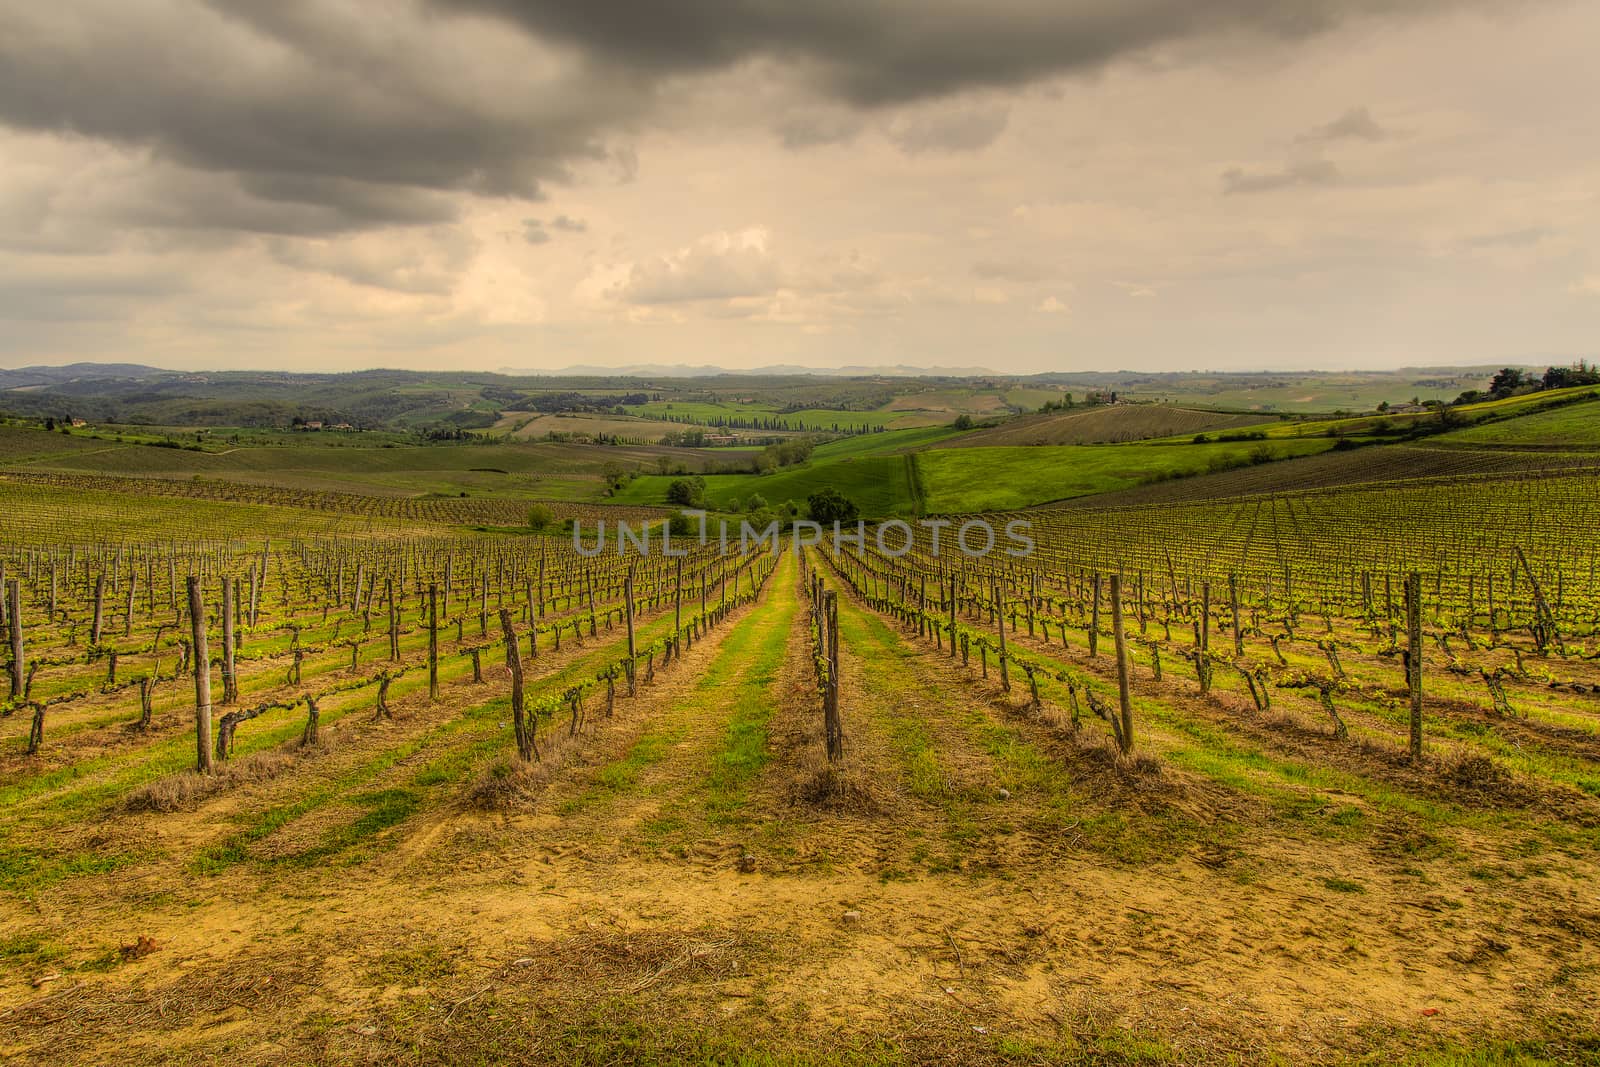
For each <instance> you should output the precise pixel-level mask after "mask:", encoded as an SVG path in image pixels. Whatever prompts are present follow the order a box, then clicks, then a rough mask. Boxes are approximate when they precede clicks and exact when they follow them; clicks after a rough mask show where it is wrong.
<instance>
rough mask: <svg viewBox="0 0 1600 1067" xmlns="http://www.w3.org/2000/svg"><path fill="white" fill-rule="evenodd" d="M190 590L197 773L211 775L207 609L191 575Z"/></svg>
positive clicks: (197, 579) (198, 580)
mask: <svg viewBox="0 0 1600 1067" xmlns="http://www.w3.org/2000/svg"><path fill="white" fill-rule="evenodd" d="M188 586H189V627H190V637H191V639H192V641H193V643H194V644H193V647H194V651H193V653H192V654H191V656H192V659H193V660H194V743H195V755H196V757H197V759H196V763H195V769H196V770H198V771H199V772H200V773H201V774H210V773H211V653H210V651H209V650H208V649H207V647H206V605H205V601H204V600H203V599H202V598H201V596H200V579H199V578H198V577H197V576H195V575H193V574H191V575H189V578H188Z"/></svg>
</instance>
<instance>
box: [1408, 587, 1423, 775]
mask: <svg viewBox="0 0 1600 1067" xmlns="http://www.w3.org/2000/svg"><path fill="white" fill-rule="evenodd" d="M1406 688H1407V689H1408V690H1410V694H1411V758H1412V759H1414V760H1416V759H1421V758H1422V575H1421V574H1419V573H1417V572H1416V571H1412V572H1411V573H1410V574H1408V575H1406Z"/></svg>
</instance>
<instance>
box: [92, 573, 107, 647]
mask: <svg viewBox="0 0 1600 1067" xmlns="http://www.w3.org/2000/svg"><path fill="white" fill-rule="evenodd" d="M105 618H106V572H105V571H101V572H100V573H99V574H97V575H95V579H94V623H93V625H92V626H91V627H90V629H89V644H91V645H98V644H99V643H100V630H101V627H102V626H103V625H104V623H105Z"/></svg>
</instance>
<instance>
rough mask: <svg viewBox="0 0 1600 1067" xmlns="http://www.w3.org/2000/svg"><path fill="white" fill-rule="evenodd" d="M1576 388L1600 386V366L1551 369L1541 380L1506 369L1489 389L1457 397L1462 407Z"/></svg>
mask: <svg viewBox="0 0 1600 1067" xmlns="http://www.w3.org/2000/svg"><path fill="white" fill-rule="evenodd" d="M1575 385H1600V366H1593V365H1591V364H1590V363H1589V361H1588V360H1579V361H1578V362H1576V363H1574V364H1572V365H1571V366H1569V367H1547V368H1545V372H1544V374H1543V375H1541V376H1540V377H1537V378H1535V377H1534V376H1533V375H1531V374H1529V373H1528V372H1526V371H1524V370H1523V369H1522V368H1520V367H1503V368H1501V369H1500V370H1499V371H1497V372H1496V373H1495V376H1494V377H1493V378H1491V379H1490V380H1489V388H1488V389H1487V390H1482V391H1480V390H1477V389H1468V390H1467V391H1466V392H1464V393H1462V394H1461V395H1460V396H1459V397H1457V398H1456V403H1458V404H1470V403H1472V402H1473V401H1475V400H1504V399H1505V398H1506V397H1508V396H1517V395H1519V394H1523V393H1537V392H1541V391H1543V390H1545V389H1566V388H1569V387H1571V386H1575Z"/></svg>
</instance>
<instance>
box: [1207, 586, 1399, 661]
mask: <svg viewBox="0 0 1600 1067" xmlns="http://www.w3.org/2000/svg"><path fill="white" fill-rule="evenodd" d="M1362 577H1363V578H1365V577H1366V576H1365V575H1363V576H1362ZM1368 598H1369V600H1370V598H1371V593H1370V591H1369V592H1368ZM1228 615H1229V616H1230V618H1231V619H1232V622H1233V654H1234V655H1235V656H1243V655H1244V626H1243V624H1242V623H1241V622H1240V620H1239V576H1238V575H1237V574H1235V573H1233V572H1232V571H1230V572H1229V573H1228Z"/></svg>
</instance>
